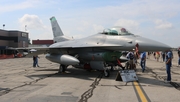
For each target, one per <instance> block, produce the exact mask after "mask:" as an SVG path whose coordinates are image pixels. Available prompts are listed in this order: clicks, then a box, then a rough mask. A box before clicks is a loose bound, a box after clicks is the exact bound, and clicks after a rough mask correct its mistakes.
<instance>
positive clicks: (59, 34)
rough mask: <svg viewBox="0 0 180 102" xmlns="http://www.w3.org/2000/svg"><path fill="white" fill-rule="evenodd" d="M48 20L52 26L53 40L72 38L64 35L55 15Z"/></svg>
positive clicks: (60, 40)
mask: <svg viewBox="0 0 180 102" xmlns="http://www.w3.org/2000/svg"><path fill="white" fill-rule="evenodd" d="M50 21H51V26H52V31H53V36H54V42H62V41H67V40H72V38H69V37H66V36H64V34H63V32H62V30H61V28H60V26H59V24H58V22H57V20H56V18H55V17H51V18H50Z"/></svg>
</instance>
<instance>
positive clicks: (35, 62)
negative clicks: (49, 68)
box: [33, 55, 39, 67]
mask: <svg viewBox="0 0 180 102" xmlns="http://www.w3.org/2000/svg"><path fill="white" fill-rule="evenodd" d="M38 58H39V57H38V56H37V55H36V56H33V67H36V66H37V67H39V64H38Z"/></svg>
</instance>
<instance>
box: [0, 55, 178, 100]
mask: <svg viewBox="0 0 180 102" xmlns="http://www.w3.org/2000/svg"><path fill="white" fill-rule="evenodd" d="M173 53H174V58H173V66H172V68H171V76H172V82H171V83H165V82H164V80H165V79H166V76H167V74H166V69H165V63H163V62H162V59H160V61H159V62H157V61H156V60H155V59H154V58H153V56H152V55H151V57H150V58H148V59H147V61H146V70H145V72H144V73H142V71H141V67H140V66H139V65H138V66H137V71H136V74H137V77H138V79H139V80H138V82H129V83H127V85H126V83H125V82H122V81H116V80H115V79H116V75H117V73H118V71H117V70H115V71H112V72H111V73H110V77H104V76H103V74H102V72H99V71H91V72H88V71H86V70H82V69H76V68H73V67H71V66H69V67H68V69H67V71H66V73H58V68H59V64H56V63H52V62H50V61H48V60H46V59H45V55H40V56H39V57H40V59H39V66H40V67H35V68H34V67H32V66H33V65H32V62H33V59H32V58H14V59H3V60H0V80H1V81H0V102H146V101H147V102H150V101H151V102H179V100H180V96H179V95H180V66H177V61H178V57H177V52H173ZM115 68H116V69H119V68H118V67H115Z"/></svg>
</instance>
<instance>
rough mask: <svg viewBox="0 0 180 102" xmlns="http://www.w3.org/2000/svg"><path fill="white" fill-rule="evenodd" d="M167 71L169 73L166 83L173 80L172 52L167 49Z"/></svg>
mask: <svg viewBox="0 0 180 102" xmlns="http://www.w3.org/2000/svg"><path fill="white" fill-rule="evenodd" d="M165 63H166V73H167V80H166V81H165V82H166V83H169V82H171V65H172V54H171V51H170V50H169V51H167V53H166V61H165Z"/></svg>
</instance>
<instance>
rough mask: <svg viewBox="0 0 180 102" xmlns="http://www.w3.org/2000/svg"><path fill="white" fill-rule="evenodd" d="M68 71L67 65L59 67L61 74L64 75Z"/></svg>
mask: <svg viewBox="0 0 180 102" xmlns="http://www.w3.org/2000/svg"><path fill="white" fill-rule="evenodd" d="M66 69H67V66H66V65H63V64H61V65H60V66H59V73H63V72H65V71H66Z"/></svg>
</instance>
